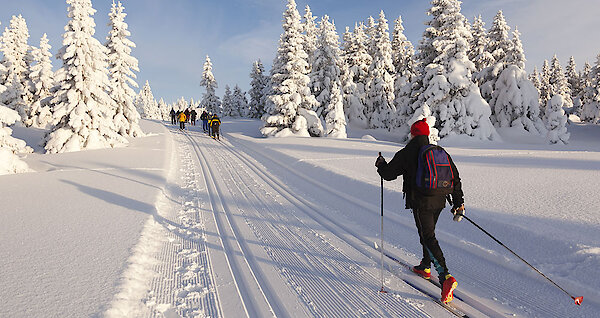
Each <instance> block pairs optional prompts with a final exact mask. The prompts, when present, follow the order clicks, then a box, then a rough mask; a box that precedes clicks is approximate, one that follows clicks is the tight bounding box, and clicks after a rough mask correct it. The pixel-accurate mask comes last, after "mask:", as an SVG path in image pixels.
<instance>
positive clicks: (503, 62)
mask: <svg viewBox="0 0 600 318" xmlns="http://www.w3.org/2000/svg"><path fill="white" fill-rule="evenodd" d="M509 32H510V27H509V26H508V24H507V23H506V19H505V18H504V15H503V14H502V11H498V13H497V14H496V16H495V17H494V22H493V23H492V27H491V28H490V31H489V33H488V39H489V41H488V45H487V48H486V49H485V50H486V51H488V52H490V54H491V55H492V57H493V60H492V61H491V62H492V63H491V64H490V65H489V66H488V67H486V68H484V69H482V70H481V71H480V72H478V74H477V82H478V83H480V89H481V96H482V97H483V98H484V99H485V101H486V102H488V103H489V104H490V107H491V109H492V116H491V120H492V123H496V119H495V113H494V106H493V100H492V99H493V96H494V89H495V84H496V79H497V78H498V77H499V76H500V73H502V71H503V70H504V69H505V68H506V66H508V65H509V64H508V53H509V51H511V50H512V46H513V45H514V44H513V42H512V41H511V40H510V37H509Z"/></svg>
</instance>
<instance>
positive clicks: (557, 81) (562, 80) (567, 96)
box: [550, 55, 573, 110]
mask: <svg viewBox="0 0 600 318" xmlns="http://www.w3.org/2000/svg"><path fill="white" fill-rule="evenodd" d="M550 73H551V75H550V87H552V91H551V95H556V94H558V95H560V96H562V97H563V107H565V109H569V110H570V109H572V107H573V100H572V99H571V90H570V89H569V82H568V81H567V77H566V76H565V73H564V72H563V69H562V67H561V66H560V61H559V60H558V57H557V56H556V55H554V56H553V57H552V62H551V63H550Z"/></svg>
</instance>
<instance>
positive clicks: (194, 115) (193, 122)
mask: <svg viewBox="0 0 600 318" xmlns="http://www.w3.org/2000/svg"><path fill="white" fill-rule="evenodd" d="M197 115H198V113H197V112H196V110H195V109H192V111H191V112H190V116H191V117H192V126H196V116H197Z"/></svg>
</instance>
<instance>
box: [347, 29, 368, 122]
mask: <svg viewBox="0 0 600 318" xmlns="http://www.w3.org/2000/svg"><path fill="white" fill-rule="evenodd" d="M366 43H367V36H366V34H365V32H364V25H363V24H362V23H361V24H358V25H355V26H354V31H353V32H352V34H350V33H349V32H346V33H345V36H344V46H343V53H342V54H343V60H344V63H343V70H342V91H343V97H344V113H345V115H346V119H347V120H348V123H352V125H355V126H357V127H360V128H367V126H368V121H367V118H366V116H365V100H366V87H367V83H368V79H369V66H370V65H371V62H372V60H373V59H372V57H371V55H369V53H368V52H367V46H366Z"/></svg>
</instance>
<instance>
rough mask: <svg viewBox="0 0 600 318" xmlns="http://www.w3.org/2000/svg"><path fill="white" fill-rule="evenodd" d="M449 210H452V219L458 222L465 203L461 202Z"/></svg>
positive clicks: (462, 214) (461, 216) (461, 217)
mask: <svg viewBox="0 0 600 318" xmlns="http://www.w3.org/2000/svg"><path fill="white" fill-rule="evenodd" d="M450 212H452V215H454V217H453V218H452V220H454V221H456V222H460V221H462V219H463V216H464V215H465V205H464V204H461V205H460V206H458V207H453V208H452V210H450Z"/></svg>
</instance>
